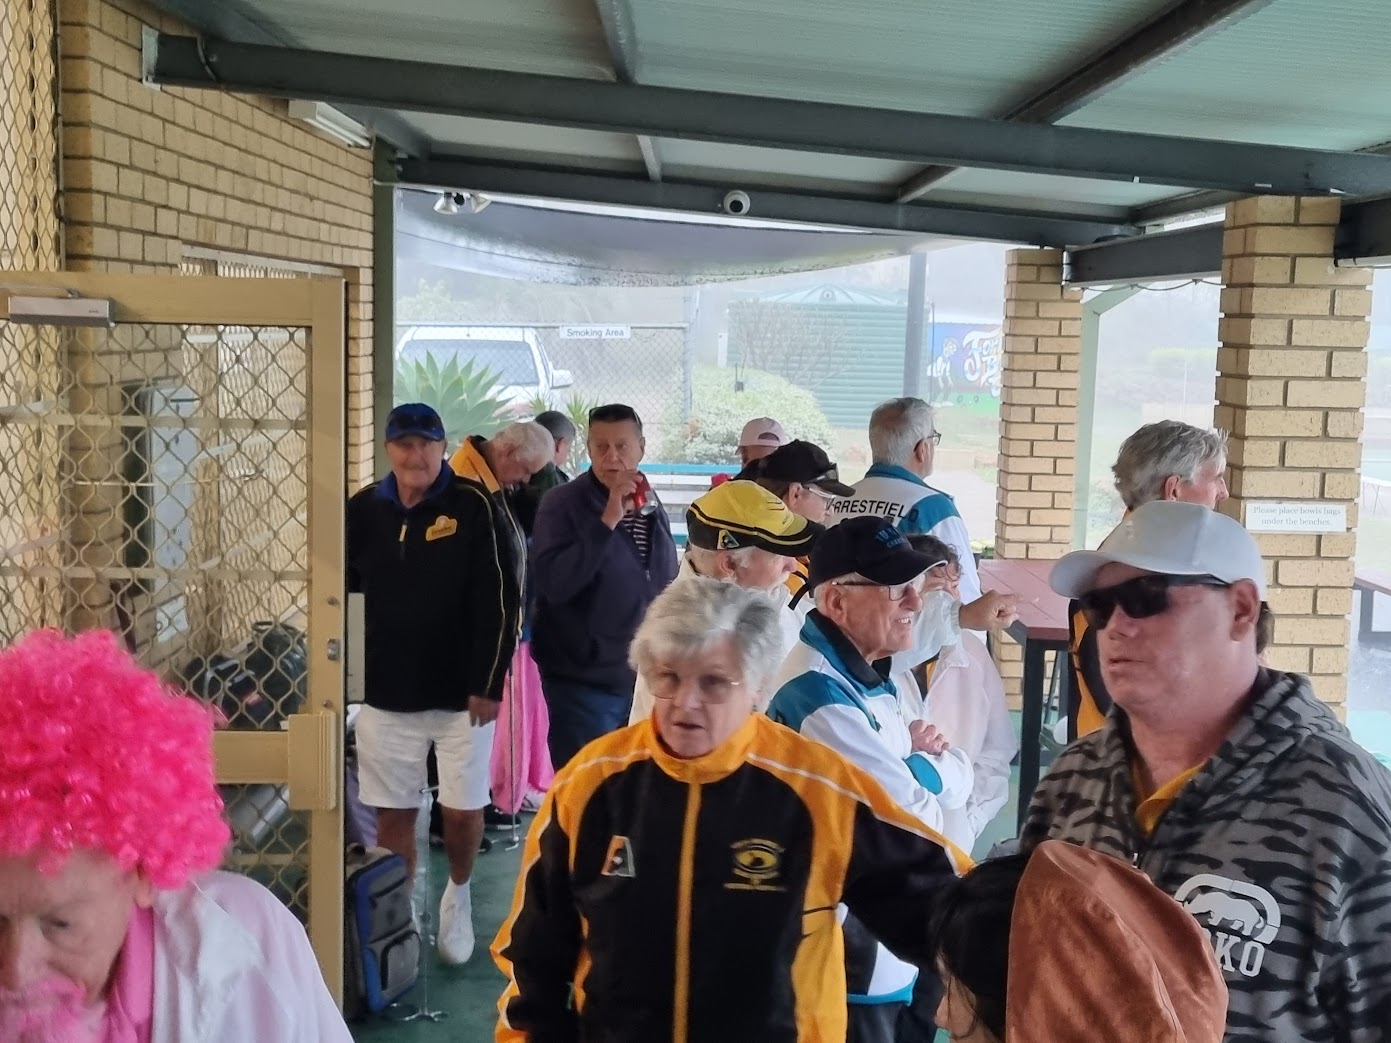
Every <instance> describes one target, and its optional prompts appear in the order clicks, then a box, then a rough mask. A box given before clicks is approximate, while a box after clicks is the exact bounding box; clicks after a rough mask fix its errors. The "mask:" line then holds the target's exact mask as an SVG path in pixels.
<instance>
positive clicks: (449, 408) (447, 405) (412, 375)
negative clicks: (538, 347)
mask: <svg viewBox="0 0 1391 1043" xmlns="http://www.w3.org/2000/svg"><path fill="white" fill-rule="evenodd" d="M476 361H477V360H475V359H469V360H468V361H466V362H463V363H462V364H461V363H460V362H459V357H458V356H457V355H450V356H449V357H448V358H446V359H445V361H444V364H443V365H441V364H440V361H439V359H437V358H435V356H434V355H433V354H426V356H425V357H424V358H423V359H397V360H396V372H395V380H396V383H395V386H394V398H395V400H396V401H397V402H425V403H427V404H428V405H432V406H434V407H435V409H436V410H437V411H438V412H439V415H440V419H441V420H443V421H444V430H445V434H446V435H447V436H448V438H449V440H450V444H451V445H454V444H457V443H458V442H460V441H462V440H463V439H465V438H467V437H468V436H469V435H483V436H484V437H485V438H486V437H487V436H489V435H492V434H494V433H495V432H496V431H497V430H498V429H499V428H501V427H502V426H503V425H505V424H506V423H507V422H508V420H509V419H510V417H509V416H508V414H507V407H508V402H507V400H506V399H502V398H499V397H498V396H497V395H495V394H493V388H495V387H497V386H498V383H499V380H500V378H501V374H500V373H498V372H497V371H496V370H493V369H490V368H488V367H487V366H482V365H476V364H475V363H476Z"/></svg>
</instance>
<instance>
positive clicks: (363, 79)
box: [149, 35, 1391, 195]
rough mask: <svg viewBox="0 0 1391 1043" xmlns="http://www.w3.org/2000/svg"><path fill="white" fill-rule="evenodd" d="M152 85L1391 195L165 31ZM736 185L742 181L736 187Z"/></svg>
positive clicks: (931, 157)
mask: <svg viewBox="0 0 1391 1043" xmlns="http://www.w3.org/2000/svg"><path fill="white" fill-rule="evenodd" d="M149 68H150V70H151V78H152V80H153V81H154V82H157V83H165V84H172V85H178V86H184V87H210V88H220V89H224V90H234V91H245V92H247V93H251V94H264V95H271V96H276V97H284V98H312V99H315V100H318V101H325V102H328V103H330V104H338V105H354V104H356V105H366V106H370V107H374V108H385V109H400V110H406V111H412V112H437V113H446V114H450V115H458V116H472V117H478V118H482V119H494V120H502V121H506V122H512V123H531V124H542V125H549V126H562V127H575V128H580V129H587V130H598V131H607V132H612V133H620V134H649V135H652V136H654V137H676V138H688V139H691V140H697V141H715V142H726V143H730V144H740V145H752V146H759V147H764V148H776V149H788V150H793V151H800V152H823V153H834V154H840V155H851V156H866V157H877V158H882V159H899V160H911V161H915V162H919V163H925V164H926V163H950V164H955V165H958V166H974V167H986V168H993V169H999V170H1019V171H1026V172H1030V173H1039V174H1058V175H1063V176H1071V177H1084V178H1096V179H1102V180H1116V181H1133V182H1139V183H1153V184H1165V185H1178V186H1188V187H1193V188H1218V189H1227V190H1229V191H1234V192H1243V193H1246V194H1263V193H1275V194H1283V195H1311V194H1315V195H1316V194H1323V193H1329V192H1341V193H1346V194H1349V195H1353V194H1368V195H1370V194H1374V193H1377V192H1382V191H1385V192H1391V159H1388V158H1386V157H1382V156H1368V155H1359V154H1355V153H1343V152H1329V151H1320V150H1316V149H1296V148H1287V147H1282V146H1276V145H1253V144H1244V143H1236V142H1225V141H1208V140H1204V139H1196V138H1178V137H1165V136H1161V135H1155V134H1132V133H1121V132H1117V131H1105V130H1091V129H1086V128H1081V127H1053V126H1046V125H1039V124H1026V123H1006V122H1003V121H1000V120H983V119H974V118H970V117H964V116H946V115H940V114H932V113H916V112H902V111H898V110H892V109H871V108H862V107H856V106H850V105H837V104H829V103H825V102H809V101H801V100H796V99H787V98H762V97H747V96H740V95H733V94H720V93H716V92H713V91H693V90H680V89H676V88H670V87H651V86H646V85H636V84H620V83H606V82H603V81H600V80H583V79H572V78H566V77H560V76H539V75H534V74H529V73H518V72H506V71H502V70H498V69H476V68H464V67H459V66H451V65H437V64H429V63H425V62H411V61H399V60H394V59H386V58H371V57H365V56H361V55H351V54H331V53H326V52H319V51H304V50H293V49H289V48H278V47H265V46H259V45H255V44H239V43H227V42H222V41H215V40H208V41H204V42H203V44H202V46H201V47H200V45H199V42H198V41H197V40H194V39H191V38H186V37H177V36H164V35H161V36H159V37H158V38H157V43H156V44H155V46H154V53H153V54H151V55H150V56H149ZM732 187H736V186H732Z"/></svg>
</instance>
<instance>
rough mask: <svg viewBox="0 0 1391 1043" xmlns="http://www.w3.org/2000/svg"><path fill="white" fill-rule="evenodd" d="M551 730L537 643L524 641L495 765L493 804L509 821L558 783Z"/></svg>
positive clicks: (506, 691) (506, 699) (506, 693)
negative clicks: (529, 799) (534, 654)
mask: <svg viewBox="0 0 1391 1043" xmlns="http://www.w3.org/2000/svg"><path fill="white" fill-rule="evenodd" d="M549 730H550V716H549V715H548V714H547V713H546V699H545V696H543V695H542V694H541V673H540V671H538V670H537V669H536V663H535V661H534V660H533V659H532V658H531V643H530V642H528V641H522V642H520V643H519V644H518V645H517V654H516V655H514V656H513V657H512V671H511V673H510V674H508V677H507V683H506V684H505V685H503V689H502V706H501V707H500V708H499V710H498V716H497V728H496V729H495V730H494V732H493V755H492V761H491V763H490V765H489V769H490V771H489V781H490V783H491V785H492V790H493V803H494V804H496V805H497V806H498V807H499V808H501V809H502V810H503V811H504V812H506V813H507V814H509V815H515V814H516V813H517V811H518V810H519V809H520V808H521V806H522V801H523V800H524V799H525V798H526V795H527V794H528V793H530V792H536V793H544V792H546V790H547V789H549V788H550V785H551V780H553V779H554V778H555V770H554V769H553V768H552V767H551V754H550V750H549V749H548V748H547V747H546V733H547V732H548V731H549Z"/></svg>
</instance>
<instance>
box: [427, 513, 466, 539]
mask: <svg viewBox="0 0 1391 1043" xmlns="http://www.w3.org/2000/svg"><path fill="white" fill-rule="evenodd" d="M458 531H459V523H458V522H457V521H455V520H454V519H453V518H451V517H449V516H448V515H444V514H441V515H440V516H439V517H438V518H436V519H435V523H434V524H433V525H431V526H430V527H429V528H428V529H426V530H425V542H426V543H429V542H430V541H431V540H442V539H444V538H445V537H446V536H453V535H454V534H455V533H456V532H458Z"/></svg>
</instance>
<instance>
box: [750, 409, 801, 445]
mask: <svg viewBox="0 0 1391 1043" xmlns="http://www.w3.org/2000/svg"><path fill="white" fill-rule="evenodd" d="M790 441H792V439H790V438H788V437H787V432H786V431H784V430H783V429H782V425H781V424H780V423H778V422H777V421H776V420H774V419H773V418H772V417H770V416H760V417H755V418H754V419H753V420H750V421H749V422H748V423H747V424H745V425H744V430H743V431H741V432H740V433H739V448H740V449H742V448H744V447H745V446H749V445H758V446H772V447H773V448H774V449H776V448H778V446H783V445H787V443H788V442H790Z"/></svg>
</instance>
